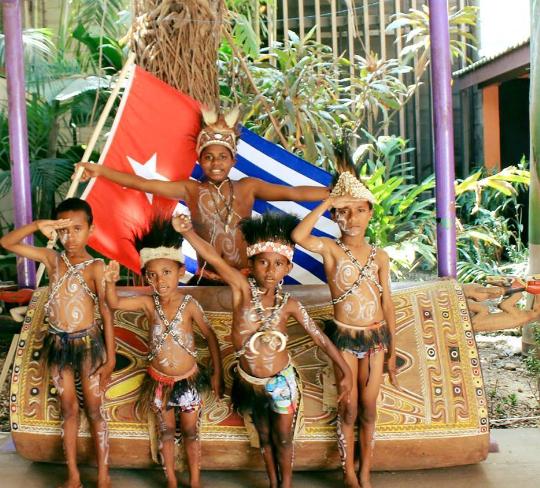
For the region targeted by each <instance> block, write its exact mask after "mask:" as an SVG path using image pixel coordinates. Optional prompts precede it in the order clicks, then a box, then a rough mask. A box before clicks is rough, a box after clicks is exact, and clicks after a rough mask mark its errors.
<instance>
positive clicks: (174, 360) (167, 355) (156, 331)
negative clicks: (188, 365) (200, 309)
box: [150, 310, 195, 369]
mask: <svg viewBox="0 0 540 488" xmlns="http://www.w3.org/2000/svg"><path fill="white" fill-rule="evenodd" d="M182 315H183V313H182ZM182 315H180V319H179V321H178V323H177V324H176V327H175V331H176V334H177V335H178V337H179V339H180V340H181V341H182V342H183V343H184V344H185V345H186V347H187V348H189V349H190V350H193V349H194V345H195V339H194V337H193V335H192V334H190V333H188V332H186V331H185V330H184V329H182V328H180V327H178V326H179V325H180V324H182V323H183V317H182ZM164 333H165V325H164V324H163V322H162V321H161V319H160V317H159V314H158V312H157V310H156V311H155V312H154V325H153V327H152V343H151V347H150V350H151V351H154V350H156V349H157V348H158V344H159V343H160V339H161V337H162V336H163V334H164ZM186 354H187V353H186V352H185V351H184V349H183V348H182V347H181V346H179V345H178V344H176V343H175V342H174V339H173V337H172V336H169V337H167V338H166V339H165V343H164V344H163V347H162V348H161V349H160V350H159V352H158V353H157V356H156V359H157V362H158V363H159V364H161V365H162V366H164V367H165V368H171V369H175V368H177V367H178V366H180V365H181V364H183V363H184V361H185V355H186Z"/></svg>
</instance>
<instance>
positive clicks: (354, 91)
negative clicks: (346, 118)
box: [342, 53, 416, 130]
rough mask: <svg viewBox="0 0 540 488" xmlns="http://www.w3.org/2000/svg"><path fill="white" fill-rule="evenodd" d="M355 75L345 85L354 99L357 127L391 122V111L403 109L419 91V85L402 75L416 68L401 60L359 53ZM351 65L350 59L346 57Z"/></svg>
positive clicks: (353, 109)
mask: <svg viewBox="0 0 540 488" xmlns="http://www.w3.org/2000/svg"><path fill="white" fill-rule="evenodd" d="M354 59H355V63H354V64H353V74H352V75H351V77H350V79H349V84H348V85H347V86H346V87H345V88H344V90H343V91H344V92H345V93H348V94H349V96H350V98H351V100H352V111H353V113H354V115H355V120H354V124H355V130H359V129H360V128H361V127H374V126H375V125H376V124H377V123H379V124H380V126H381V128H384V127H387V126H388V123H389V122H390V115H389V111H390V110H399V109H401V108H402V107H403V105H404V104H405V103H406V102H407V101H408V99H409V98H410V96H411V95H412V94H413V93H414V91H415V90H416V85H415V84H413V85H406V84H405V83H403V82H402V81H401V79H400V75H403V74H405V73H409V72H410V71H412V68H411V67H410V66H405V65H404V64H402V63H400V62H399V61H398V60H397V59H379V57H378V55H376V54H374V53H371V54H369V55H368V54H366V56H365V57H362V56H355V57H354ZM342 63H343V64H345V65H346V64H348V61H347V60H345V59H344V60H342Z"/></svg>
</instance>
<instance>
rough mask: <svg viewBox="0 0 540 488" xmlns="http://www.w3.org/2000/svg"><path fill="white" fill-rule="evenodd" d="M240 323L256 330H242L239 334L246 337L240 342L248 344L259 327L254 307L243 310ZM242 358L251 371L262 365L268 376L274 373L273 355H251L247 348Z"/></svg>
mask: <svg viewBox="0 0 540 488" xmlns="http://www.w3.org/2000/svg"><path fill="white" fill-rule="evenodd" d="M242 321H243V322H244V323H245V324H250V325H254V326H256V328H254V329H251V328H249V329H247V328H246V329H244V330H242V331H241V332H240V336H248V338H247V339H246V340H245V341H244V339H243V338H242V342H243V343H247V342H249V339H250V338H251V336H252V335H253V334H254V333H255V331H256V330H257V328H258V327H259V325H260V324H259V317H258V315H257V310H256V308H255V306H254V305H253V306H251V307H249V308H248V307H246V308H244V313H243V316H242ZM260 342H261V341H260V340H258V341H257V345H256V346H257V348H259V347H260ZM263 351H264V348H263ZM243 357H244V358H245V359H246V361H247V363H248V364H249V367H250V368H251V370H252V371H253V370H255V369H257V367H260V366H261V365H262V367H263V368H264V369H265V370H266V371H267V372H268V373H269V374H270V373H272V372H273V371H274V362H275V360H276V355H275V354H272V355H265V354H264V352H263V353H262V354H253V352H252V351H250V349H249V348H247V349H246V352H245V354H244V355H243Z"/></svg>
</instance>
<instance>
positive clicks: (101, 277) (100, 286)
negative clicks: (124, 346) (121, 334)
mask: <svg viewBox="0 0 540 488" xmlns="http://www.w3.org/2000/svg"><path fill="white" fill-rule="evenodd" d="M93 266H94V273H95V275H94V283H95V285H96V292H97V295H98V307H99V313H100V315H101V322H102V323H103V335H104V337H105V348H106V350H107V361H105V363H104V364H103V365H101V367H100V368H98V369H97V371H96V372H95V373H94V374H93V375H92V376H98V377H99V389H100V391H101V392H104V391H105V390H106V388H107V385H108V384H109V381H110V379H111V375H112V373H113V371H114V367H115V365H116V343H115V339H114V318H113V314H112V311H111V309H110V308H109V307H108V306H107V303H106V301H105V263H102V262H101V261H98V262H96V263H95V264H94V265H93Z"/></svg>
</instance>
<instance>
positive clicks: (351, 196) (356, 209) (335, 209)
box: [292, 172, 398, 488]
mask: <svg viewBox="0 0 540 488" xmlns="http://www.w3.org/2000/svg"><path fill="white" fill-rule="evenodd" d="M374 203H375V197H374V196H373V194H372V193H371V192H370V191H369V190H368V189H367V188H366V187H365V186H364V185H363V183H361V182H360V181H359V180H358V179H357V178H356V177H354V176H353V175H352V174H351V173H349V172H344V173H342V174H341V175H340V177H339V180H338V182H337V184H336V185H335V186H334V188H333V189H332V193H331V194H330V198H328V199H327V200H325V201H324V202H323V203H321V204H320V205H319V206H318V207H317V208H316V209H314V210H313V211H312V212H311V213H310V214H309V215H308V216H307V217H306V218H305V219H304V220H303V221H302V222H301V223H300V224H299V225H298V226H297V227H296V229H294V231H293V232H292V238H293V240H294V242H296V243H297V244H300V245H301V246H302V247H304V248H306V249H307V250H309V251H312V252H315V253H317V254H320V255H321V256H322V257H323V262H324V269H325V272H326V277H327V279H328V285H329V287H330V293H331V295H332V304H333V305H334V320H333V321H330V324H329V326H327V327H326V329H325V332H326V333H327V334H328V336H329V337H330V339H331V340H332V342H333V343H334V344H335V345H336V347H337V348H338V349H339V350H340V351H341V353H342V354H343V357H344V358H345V361H346V362H347V364H348V365H349V367H350V368H351V371H352V373H353V391H352V394H351V401H350V402H349V403H344V402H341V403H340V404H339V414H338V432H337V436H338V446H339V451H340V453H341V459H342V461H341V464H342V467H343V470H344V485H345V486H346V487H351V488H360V487H361V488H371V482H370V468H371V459H372V455H373V441H374V435H375V422H376V420H377V398H378V396H379V390H380V385H381V381H382V376H383V366H384V357H385V352H388V354H389V356H388V364H387V367H388V374H389V375H390V381H391V382H392V384H393V385H394V386H396V387H398V384H397V379H396V346H395V332H396V313H395V308H394V302H393V301H392V296H391V293H390V270H389V259H388V255H387V254H386V253H385V252H384V251H383V250H382V249H380V248H377V247H376V246H374V245H371V244H369V243H368V242H367V241H366V240H365V235H366V229H367V227H368V225H369V221H370V220H371V217H372V216H373V204H374ZM327 210H330V211H331V213H332V217H333V220H334V221H335V222H336V223H337V224H338V226H339V228H340V229H341V234H342V235H341V237H340V238H339V239H329V238H320V237H316V236H313V235H311V231H312V230H313V227H315V224H316V222H317V220H318V219H319V218H320V217H321V216H322V215H323V214H324V212H326V211H327ZM340 377H341V372H340V371H339V370H336V378H337V379H338V381H339V379H340ZM358 416H359V417H360V430H359V439H360V472H359V475H358V477H357V475H356V473H355V470H354V425H355V424H356V420H357V417H358ZM358 481H360V484H358Z"/></svg>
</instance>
